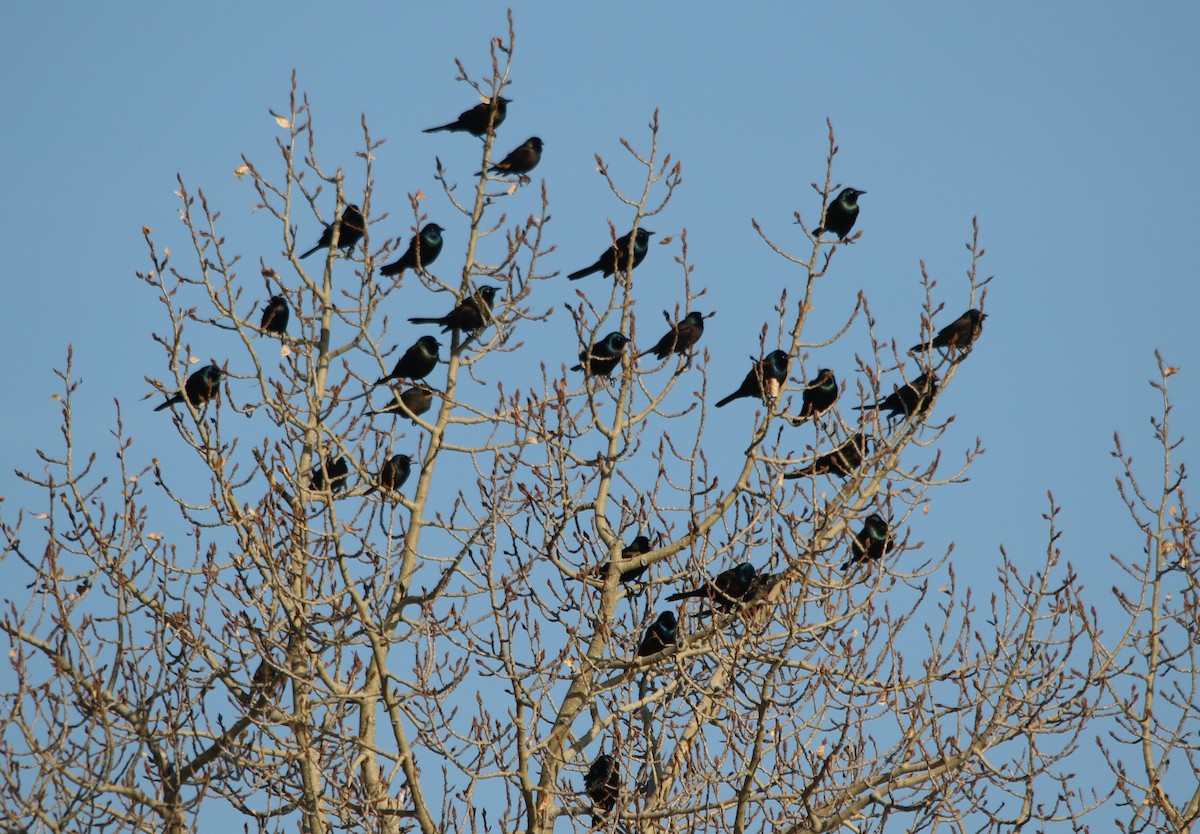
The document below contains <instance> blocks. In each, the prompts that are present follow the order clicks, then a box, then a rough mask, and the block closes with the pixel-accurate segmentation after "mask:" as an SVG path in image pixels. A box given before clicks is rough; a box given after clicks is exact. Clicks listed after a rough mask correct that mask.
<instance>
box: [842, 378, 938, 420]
mask: <svg viewBox="0 0 1200 834" xmlns="http://www.w3.org/2000/svg"><path fill="white" fill-rule="evenodd" d="M937 390H938V378H937V374H935V373H934V372H933V371H929V372H928V373H923V374H921V375H920V376H919V377H917V378H916V379H914V380H913V381H912V382H909V383H907V384H905V385H902V386H900V387H899V388H897V389H896V390H895V391H893V392H892V393H890V394H888V395H887V396H886V397H884V398H883V399H882V400H880V401H879V402H877V403H872V404H871V405H856V406H855V408H856V409H858V410H859V411H865V410H868V409H872V408H880V409H883V410H885V411H888V412H890V415H889V417H895V416H896V415H897V414H903V415H904V416H905V417H909V416H912V415H913V414H924V413H925V412H926V411H928V410H929V406H931V405H933V397H934V395H935V394H937Z"/></svg>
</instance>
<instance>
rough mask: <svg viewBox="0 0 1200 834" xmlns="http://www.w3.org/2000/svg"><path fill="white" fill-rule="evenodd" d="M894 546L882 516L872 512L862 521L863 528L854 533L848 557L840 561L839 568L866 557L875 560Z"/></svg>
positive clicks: (844, 567) (854, 563) (842, 568)
mask: <svg viewBox="0 0 1200 834" xmlns="http://www.w3.org/2000/svg"><path fill="white" fill-rule="evenodd" d="M895 547H896V542H894V541H893V540H892V534H891V533H890V532H888V523H887V522H886V521H884V520H883V516H881V515H879V514H878V513H872V514H871V515H869V516H867V520H866V521H865V522H863V528H862V529H861V530H859V531H858V532H857V533H855V534H854V541H853V542H851V543H850V554H851V555H850V558H849V559H847V560H846V561H845V562H843V563H842V567H841V570H846V568H848V567H850V566H851V565H856V564H858V563H859V562H865V561H867V560H868V559H870V560H872V561H876V562H877V561H879V560H880V559H882V558H883V557H884V556H885V555H887V554H888V553H891V552H892V550H894V549H895Z"/></svg>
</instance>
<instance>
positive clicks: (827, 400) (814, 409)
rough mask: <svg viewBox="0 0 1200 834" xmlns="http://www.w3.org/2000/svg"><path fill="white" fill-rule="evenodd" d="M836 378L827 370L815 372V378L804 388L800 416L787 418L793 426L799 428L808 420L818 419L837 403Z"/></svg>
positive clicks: (822, 369)
mask: <svg viewBox="0 0 1200 834" xmlns="http://www.w3.org/2000/svg"><path fill="white" fill-rule="evenodd" d="M837 398H838V384H837V377H835V376H834V375H833V371H831V370H829V369H828V368H821V369H820V370H819V371H817V378H816V379H814V380H812V381H811V382H809V383H808V385H806V386H804V394H803V396H802V398H801V401H800V414H799V416H796V417H789V418H788V419H789V420H790V421H791V423H792V425H793V426H799V425H801V424H803V423H805V422H807V421H808V420H814V419H816V418H817V417H820V416H821V415H822V414H824V413H825V412H826V411H828V410H829V409H831V408H833V404H834V403H835V402H837Z"/></svg>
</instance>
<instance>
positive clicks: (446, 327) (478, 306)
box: [409, 284, 500, 333]
mask: <svg viewBox="0 0 1200 834" xmlns="http://www.w3.org/2000/svg"><path fill="white" fill-rule="evenodd" d="M499 290H500V288H499V287H492V286H488V285H487V284H484V285H483V286H482V287H480V288H479V289H477V290H476V291H475V292H473V293H472V294H471V295H469V296H467V297H466V298H464V299H463V300H462V301H461V302H459V304H458V306H456V307H455V308H454V309H453V310H451V311H450V312H449V313H447V314H446V315H444V316H442V317H441V318H425V317H422V316H415V317H413V318H411V319H409V321H410V322H412V323H413V324H440V325H441V326H442V332H443V333H446V332H448V331H451V330H466V331H475V330H480V329H482V328H484V327H487V326H488V325H489V324H491V321H492V300H493V299H494V298H495V297H496V293H497V292H499Z"/></svg>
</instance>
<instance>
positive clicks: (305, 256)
mask: <svg viewBox="0 0 1200 834" xmlns="http://www.w3.org/2000/svg"><path fill="white" fill-rule="evenodd" d="M320 248H321V244H319V243H318V244H317V245H316V246H314V247H313V248H312V249H309V250H308V251H307V252H305V253H304V254H303V255H301V256H300V260H304V259H305V258H307V257H308V256H309V255H311V254H312V253H313V252H316V251H317V250H318V249H320Z"/></svg>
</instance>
